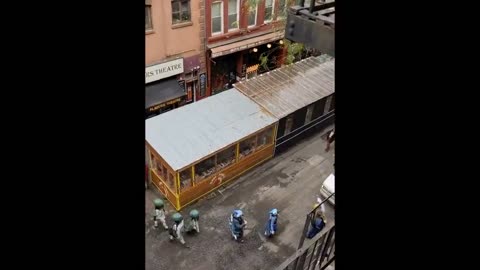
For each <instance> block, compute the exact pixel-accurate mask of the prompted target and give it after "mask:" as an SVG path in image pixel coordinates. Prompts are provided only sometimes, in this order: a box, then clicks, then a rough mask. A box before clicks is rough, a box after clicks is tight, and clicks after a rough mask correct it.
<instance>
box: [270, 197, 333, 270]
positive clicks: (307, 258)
mask: <svg viewBox="0 0 480 270" xmlns="http://www.w3.org/2000/svg"><path fill="white" fill-rule="evenodd" d="M332 196H335V193H333V194H331V195H330V196H328V197H327V198H326V199H325V200H323V201H322V202H321V203H320V204H319V205H317V207H315V208H314V209H313V210H312V211H311V212H310V213H308V214H307V217H306V219H305V226H304V229H303V232H302V235H301V236H300V243H299V246H298V250H297V251H296V252H295V254H293V255H292V256H291V257H290V258H288V259H287V260H286V261H285V262H284V263H282V264H281V265H280V266H279V267H277V268H276V270H310V269H311V270H323V269H325V268H327V267H328V266H329V265H330V264H331V263H332V262H333V261H335V221H334V220H332V221H329V222H328V223H327V224H326V225H325V227H324V228H323V230H322V231H321V232H320V233H318V234H317V235H316V236H315V237H313V238H312V241H311V242H310V243H309V244H308V245H307V246H305V247H303V244H304V241H305V237H306V234H307V231H308V228H309V226H310V223H311V221H312V219H313V218H314V217H315V213H316V212H317V210H318V209H319V208H320V207H321V206H322V204H324V203H325V202H326V201H327V200H328V199H330V198H331V197H332Z"/></svg>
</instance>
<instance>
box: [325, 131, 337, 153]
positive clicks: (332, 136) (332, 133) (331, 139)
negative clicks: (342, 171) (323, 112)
mask: <svg viewBox="0 0 480 270" xmlns="http://www.w3.org/2000/svg"><path fill="white" fill-rule="evenodd" d="M334 141H335V129H333V130H332V131H330V134H328V137H327V147H326V148H325V152H328V151H329V150H330V144H331V143H333V142H334Z"/></svg>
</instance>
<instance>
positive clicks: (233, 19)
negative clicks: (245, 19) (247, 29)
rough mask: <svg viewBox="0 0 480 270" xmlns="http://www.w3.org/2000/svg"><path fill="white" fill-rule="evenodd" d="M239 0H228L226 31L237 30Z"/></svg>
mask: <svg viewBox="0 0 480 270" xmlns="http://www.w3.org/2000/svg"><path fill="white" fill-rule="evenodd" d="M239 2H240V1H239V0H228V30H231V29H238V24H239V21H238V3H239Z"/></svg>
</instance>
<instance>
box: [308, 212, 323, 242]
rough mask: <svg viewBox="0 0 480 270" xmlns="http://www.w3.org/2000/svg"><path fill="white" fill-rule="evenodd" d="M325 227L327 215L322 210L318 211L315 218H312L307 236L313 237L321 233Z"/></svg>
mask: <svg viewBox="0 0 480 270" xmlns="http://www.w3.org/2000/svg"><path fill="white" fill-rule="evenodd" d="M323 227H325V217H324V216H323V213H321V211H317V213H316V215H315V218H314V219H313V220H312V223H311V224H310V230H309V231H308V233H307V238H308V239H311V238H313V237H315V235H317V233H319V232H320V231H321V230H322V229H323Z"/></svg>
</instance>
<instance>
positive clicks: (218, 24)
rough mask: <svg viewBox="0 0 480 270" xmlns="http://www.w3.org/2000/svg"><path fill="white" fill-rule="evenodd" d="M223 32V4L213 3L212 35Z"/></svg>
mask: <svg viewBox="0 0 480 270" xmlns="http://www.w3.org/2000/svg"><path fill="white" fill-rule="evenodd" d="M222 32H223V2H215V3H212V34H213V35H215V34H221V33H222Z"/></svg>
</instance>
